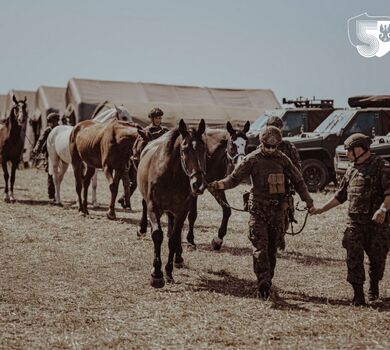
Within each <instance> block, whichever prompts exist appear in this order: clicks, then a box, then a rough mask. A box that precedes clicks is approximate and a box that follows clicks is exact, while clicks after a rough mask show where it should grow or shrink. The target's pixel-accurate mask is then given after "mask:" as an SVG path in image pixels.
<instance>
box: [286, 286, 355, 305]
mask: <svg viewBox="0 0 390 350" xmlns="http://www.w3.org/2000/svg"><path fill="white" fill-rule="evenodd" d="M280 291H282V290H280ZM283 292H284V293H286V294H287V295H289V296H290V297H289V299H292V300H296V301H301V302H305V303H313V304H324V305H339V306H340V305H342V306H348V305H350V304H351V301H350V300H346V299H333V298H326V297H318V296H313V295H308V294H306V293H302V292H299V293H298V292H292V291H283Z"/></svg>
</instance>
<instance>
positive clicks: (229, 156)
mask: <svg viewBox="0 0 390 350" xmlns="http://www.w3.org/2000/svg"><path fill="white" fill-rule="evenodd" d="M238 137H241V138H243V137H242V136H237V138H238ZM243 139H245V138H243ZM245 140H247V139H245ZM229 142H231V143H233V144H234V142H233V141H232V140H229V141H228V145H227V146H228V147H226V155H227V157H228V158H229V160H230V161H231V162H232V163H234V162H235V160H236V159H237V158H238V157H239V156H244V157H245V153H238V152H237V154H236V155H234V156H232V155H231V154H230V153H229V151H228V148H229ZM236 147H237V146H236Z"/></svg>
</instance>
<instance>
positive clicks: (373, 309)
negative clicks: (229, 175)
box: [0, 169, 390, 349]
mask: <svg viewBox="0 0 390 350" xmlns="http://www.w3.org/2000/svg"><path fill="white" fill-rule="evenodd" d="M0 181H1V182H0V186H1V187H3V180H0ZM244 189H245V186H240V187H239V188H237V189H235V190H231V191H228V192H227V193H228V198H229V201H230V202H231V204H232V205H234V206H237V207H240V206H241V193H242V192H243V191H244ZM1 190H2V189H1ZM15 195H16V197H17V199H18V202H17V203H15V204H6V203H4V202H3V201H0V213H1V214H0V215H1V216H0V247H1V254H0V348H2V349H21V348H23V349H32V348H45V349H97V348H110V349H140V348H142V349H161V348H179V349H184V348H185V349H190V348H192V349H211V348H212V349H226V348H240V349H243V348H245V349H252V348H253V349H255V348H257V349H258V348H270V347H272V348H293V349H298V348H299V349H301V348H316V349H317V348H327V349H335V348H353V349H366V348H370V349H372V348H377V349H388V348H390V313H389V311H390V273H389V270H390V269H389V268H388V269H387V271H386V273H385V278H384V281H383V282H382V284H381V295H382V298H381V300H380V301H378V302H376V303H375V304H373V305H371V306H370V307H360V308H354V307H352V306H350V305H349V301H350V299H351V297H352V291H351V288H350V286H349V284H348V283H347V282H346V281H345V277H346V266H345V262H344V259H345V251H344V249H343V248H342V247H341V238H342V234H343V230H344V227H345V217H346V208H345V206H343V207H341V208H340V209H336V210H334V211H333V212H330V213H327V214H324V215H323V216H321V217H311V218H309V221H308V224H307V227H306V228H305V231H304V232H303V233H302V234H300V235H298V236H295V237H291V236H289V237H287V248H286V251H285V252H281V253H280V255H279V256H278V261H277V270H276V275H275V278H274V284H275V291H274V293H273V295H272V297H271V298H270V299H269V300H268V301H262V300H259V299H256V298H255V289H256V284H255V277H254V274H253V273H252V258H251V245H250V242H249V240H248V239H247V231H248V227H247V219H248V217H247V214H246V213H240V212H234V213H233V215H232V217H231V221H230V224H229V232H228V235H227V237H226V238H225V241H224V245H223V247H222V250H221V251H220V252H214V251H212V249H211V247H210V241H211V239H212V237H213V236H214V235H216V232H217V230H218V227H219V222H220V219H221V210H220V209H219V207H218V205H217V204H216V202H215V201H214V200H213V199H212V197H211V196H210V195H209V194H208V193H207V194H205V195H203V196H202V197H200V199H199V214H198V220H197V225H196V232H195V236H196V241H197V243H198V249H197V250H196V251H189V250H187V249H185V252H184V259H185V267H184V268H183V269H180V270H178V269H175V270H174V277H175V280H176V283H175V284H173V285H166V286H165V287H164V288H163V289H159V290H155V289H153V288H152V287H150V284H149V277H150V269H151V267H152V261H153V243H152V241H151V239H150V235H149V234H148V235H147V237H146V238H145V239H138V238H137V235H136V230H137V223H138V220H139V218H140V209H141V206H140V195H139V193H138V192H136V194H135V196H134V199H133V209H134V210H133V211H132V212H125V211H123V210H122V209H119V208H118V210H117V216H118V219H117V220H116V221H109V220H107V219H106V218H105V211H106V209H107V203H108V198H109V197H108V188H107V184H106V182H105V179H104V178H103V175H102V174H99V185H98V200H99V202H100V203H102V205H101V207H100V208H99V209H97V210H90V217H88V218H83V217H79V216H78V213H77V210H76V208H75V206H74V202H73V200H74V198H75V191H74V180H73V175H72V173H71V172H68V173H67V174H66V176H65V180H64V184H63V200H64V202H65V206H64V207H63V208H61V207H56V206H52V205H50V204H49V203H48V201H47V195H46V174H45V173H44V172H43V171H38V170H35V169H30V170H23V171H18V173H17V179H16V190H15ZM331 196H332V193H328V194H316V195H315V196H314V197H315V201H316V202H317V203H323V202H325V201H326V200H328V199H329V198H331ZM164 222H165V221H164ZM183 237H185V234H183ZM163 247H164V250H163V264H164V263H165V262H166V259H167V240H166V239H165V241H164V243H163ZM366 288H367V286H366Z"/></svg>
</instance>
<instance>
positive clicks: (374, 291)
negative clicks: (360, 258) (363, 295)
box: [368, 280, 379, 301]
mask: <svg viewBox="0 0 390 350" xmlns="http://www.w3.org/2000/svg"><path fill="white" fill-rule="evenodd" d="M378 298H379V281H377V280H370V289H369V290H368V300H369V301H375V300H377V299H378Z"/></svg>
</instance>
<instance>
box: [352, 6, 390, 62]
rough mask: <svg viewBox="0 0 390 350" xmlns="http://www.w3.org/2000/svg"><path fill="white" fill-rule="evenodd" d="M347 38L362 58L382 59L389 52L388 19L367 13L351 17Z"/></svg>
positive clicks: (389, 27)
mask: <svg viewBox="0 0 390 350" xmlns="http://www.w3.org/2000/svg"><path fill="white" fill-rule="evenodd" d="M348 38H349V41H350V43H351V44H352V45H353V46H355V47H356V49H357V51H358V52H359V54H360V55H362V56H363V57H374V56H376V57H382V56H384V55H386V54H387V53H388V52H389V51H390V17H388V16H369V15H368V14H367V13H362V14H360V15H358V16H355V17H351V18H350V19H348Z"/></svg>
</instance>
